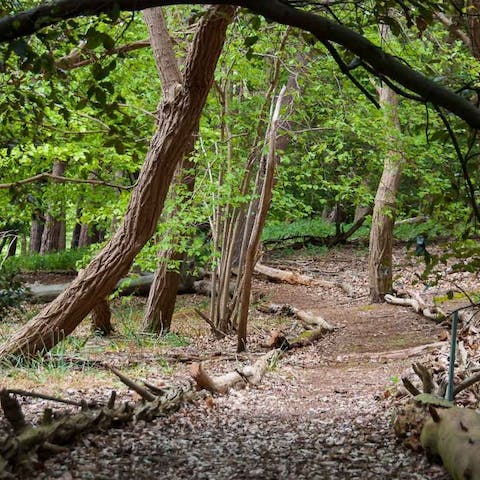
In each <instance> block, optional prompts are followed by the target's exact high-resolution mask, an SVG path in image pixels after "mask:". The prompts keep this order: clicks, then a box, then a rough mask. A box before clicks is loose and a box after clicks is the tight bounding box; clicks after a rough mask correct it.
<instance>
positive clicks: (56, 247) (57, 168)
mask: <svg viewBox="0 0 480 480" xmlns="http://www.w3.org/2000/svg"><path fill="white" fill-rule="evenodd" d="M65 167H66V165H65V163H64V162H55V164H54V165H53V169H52V174H53V175H55V176H58V177H63V174H64V173H65ZM63 216H64V214H63V213H61V212H60V213H58V212H57V214H56V215H52V213H50V212H47V214H46V216H45V226H44V229H43V234H42V243H41V246H40V253H48V252H58V251H60V250H65V243H66V225H65V220H64V219H63V218H62V217H63Z"/></svg>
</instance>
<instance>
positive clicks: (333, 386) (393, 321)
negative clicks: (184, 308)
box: [25, 249, 478, 480]
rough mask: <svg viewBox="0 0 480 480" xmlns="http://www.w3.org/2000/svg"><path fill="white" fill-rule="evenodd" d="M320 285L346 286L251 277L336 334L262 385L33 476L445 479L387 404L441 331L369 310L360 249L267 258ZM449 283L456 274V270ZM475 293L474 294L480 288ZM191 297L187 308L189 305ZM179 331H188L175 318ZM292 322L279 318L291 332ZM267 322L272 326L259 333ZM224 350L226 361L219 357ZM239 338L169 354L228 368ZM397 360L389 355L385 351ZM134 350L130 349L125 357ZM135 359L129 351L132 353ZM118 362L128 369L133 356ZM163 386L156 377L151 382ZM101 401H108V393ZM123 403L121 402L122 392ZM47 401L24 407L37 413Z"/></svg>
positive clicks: (131, 430)
mask: <svg viewBox="0 0 480 480" xmlns="http://www.w3.org/2000/svg"><path fill="white" fill-rule="evenodd" d="M396 259H397V263H398V264H400V265H401V269H399V272H400V274H399V279H401V282H402V285H401V287H402V288H406V287H408V288H416V289H417V290H418V289H419V286H418V285H413V283H414V280H415V279H416V278H417V276H416V273H417V270H421V268H422V266H421V265H420V263H419V262H418V260H415V259H411V258H409V257H408V256H406V254H405V252H404V251H403V249H398V250H397V252H396ZM264 262H265V263H268V264H269V265H272V266H280V265H281V266H283V267H284V268H290V269H294V270H296V271H299V272H300V273H304V274H310V275H314V276H316V277H318V278H321V279H323V280H335V281H344V282H348V283H349V284H350V285H351V286H352V287H353V290H354V294H353V296H348V295H347V294H346V293H345V291H343V290H342V289H341V288H337V287H332V288H325V287H322V286H313V287H307V286H298V285H285V284H272V283H269V282H267V281H263V280H257V281H256V284H255V291H256V292H257V293H261V294H262V296H263V300H264V301H268V302H273V303H288V304H291V305H293V306H295V307H297V308H300V309H304V310H309V311H311V312H312V313H315V314H318V315H321V316H322V317H324V318H325V319H327V320H328V321H329V322H330V323H331V324H333V325H334V326H335V327H337V329H336V330H335V331H334V332H333V333H330V334H328V335H326V336H325V337H324V338H322V339H321V340H320V341H318V342H316V343H315V344H314V345H311V346H308V347H305V348H303V349H299V350H295V351H294V352H292V353H291V354H289V355H287V356H285V357H284V358H283V359H282V360H281V361H280V362H279V364H278V365H277V366H276V368H274V369H273V370H272V371H270V372H268V374H267V375H266V377H265V379H264V381H263V382H262V384H261V385H260V386H257V387H255V388H254V387H251V388H245V389H243V390H233V391H231V392H230V393H229V394H228V395H226V396H215V397H214V398H210V397H208V398H207V399H206V400H205V401H200V402H197V403H196V404H188V405H185V406H184V407H182V408H181V410H180V411H178V412H177V413H174V414H172V415H169V416H168V417H165V418H160V419H157V420H156V421H154V422H152V423H148V424H145V423H143V422H138V423H136V424H133V425H130V426H129V427H127V428H122V429H114V430H110V431H107V432H100V433H98V432H97V433H91V434H88V435H85V436H84V437H83V438H82V439H80V440H79V441H77V442H76V443H75V444H74V445H73V447H72V448H71V449H69V450H67V451H65V452H63V453H60V454H57V455H55V456H52V457H50V458H48V459H47V460H45V461H44V462H41V463H39V465H38V469H37V471H36V472H35V476H34V477H32V476H31V474H30V476H29V477H28V476H26V477H25V478H38V479H50V478H61V479H63V480H68V479H114V478H118V479H130V478H135V479H138V480H139V479H152V478H160V479H161V478H168V479H211V480H227V479H230V480H233V479H239V480H240V479H278V478H280V479H319V480H320V479H362V480H363V479H387V478H388V479H431V480H446V479H447V478H449V477H448V475H447V474H446V473H445V471H444V470H443V469H442V468H441V467H439V466H434V465H430V464H428V462H427V461H426V460H425V459H424V456H423V455H422V454H419V453H414V452H412V451H410V450H407V449H406V448H405V447H404V446H403V445H402V444H400V443H399V442H398V440H397V439H396V438H395V436H394V434H393V431H392V421H393V417H394V415H395V411H394V410H393V409H392V403H391V402H390V401H389V399H390V397H391V396H394V395H395V394H396V392H398V379H399V377H400V375H401V374H403V373H404V372H406V371H408V370H409V368H410V365H411V363H412V361H416V362H418V361H420V362H421V361H422V360H425V359H426V357H427V356H428V355H429V353H428V352H424V353H423V354H421V355H416V356H414V357H412V358H410V357H409V355H408V349H409V348H411V347H414V346H419V345H427V344H431V343H435V342H438V341H439V339H440V338H442V334H443V330H444V329H445V327H444V326H441V325H437V324H435V323H433V322H432V321H430V320H428V319H426V318H423V317H421V316H419V315H417V314H415V313H414V312H413V311H412V310H411V309H409V308H408V307H398V306H391V305H387V304H376V305H371V304H369V303H368V297H367V294H368V291H367V286H366V252H365V251H364V250H361V249H360V250H355V249H353V250H352V249H336V250H332V251H331V252H329V253H328V254H327V255H326V256H322V257H320V258H316V257H308V256H307V257H298V256H297V257H296V258H293V259H290V260H288V261H285V260H284V259H282V260H278V259H274V258H270V259H264ZM452 275H457V274H452ZM453 281H456V282H460V283H461V284H462V285H464V288H465V289H467V290H468V289H470V288H471V287H472V286H475V285H478V278H477V277H475V276H474V275H470V276H464V277H462V278H460V279H459V278H450V277H449V278H447V277H445V278H443V279H442V281H441V282H440V283H439V284H438V285H437V286H436V287H435V288H433V287H432V288H430V289H429V290H425V287H424V286H421V291H422V293H423V294H424V295H425V296H426V297H428V296H432V295H433V294H434V293H435V294H439V293H445V292H446V291H447V290H448V289H449V288H450V287H451V283H452V282H453ZM477 288H478V287H477ZM193 301H195V300H193ZM252 315H255V316H258V317H259V319H258V321H255V322H252V325H251V328H250V353H251V354H252V355H253V354H256V353H259V352H261V351H262V349H261V344H262V343H264V341H265V339H266V337H267V335H268V333H269V329H270V328H271V326H272V322H275V321H276V320H274V319H273V320H272V318H271V317H270V318H269V317H268V316H266V315H265V314H260V313H258V312H255V311H254V309H252ZM177 321H178V322H179V323H178V328H179V329H180V330H181V329H187V328H188V325H185V319H182V318H180V316H179V317H177ZM293 322H294V321H293V319H283V320H282V321H278V323H279V325H280V326H281V328H282V329H283V330H284V331H285V333H286V334H287V335H288V334H289V332H290V330H289V328H290V327H291V329H292V330H293V329H294V328H295V327H294V326H292V325H293ZM265 323H266V324H267V325H269V326H268V328H267V327H266V326H265ZM218 351H222V352H224V353H227V354H230V355H231V357H232V358H233V359H230V360H225V359H215V358H214V357H213V354H214V352H218ZM234 351H235V340H234V339H232V338H227V339H225V340H222V341H221V342H220V343H219V342H216V343H215V342H213V340H212V339H211V337H210V336H207V335H203V336H200V337H199V339H198V342H197V343H196V344H195V345H190V346H188V347H177V348H176V349H175V353H177V354H179V353H181V354H185V355H203V356H209V355H212V359H211V360H210V361H208V362H206V368H207V369H208V370H209V371H212V370H213V371H231V370H233V369H235V368H236V366H238V364H239V362H240V359H238V360H235V356H234ZM392 351H401V352H404V355H402V353H401V352H400V354H399V355H398V356H397V357H396V358H390V357H389V356H388V355H387V354H388V352H392ZM130 353H132V352H130ZM132 355H134V354H132ZM119 358H123V359H124V360H125V361H132V356H130V355H127V358H125V356H122V353H121V352H120V353H119ZM177 376H178V378H180V379H181V378H182V377H187V376H188V365H187V364H182V365H181V366H179V367H178V375H177ZM148 380H149V381H150V382H151V383H155V382H157V383H162V382H164V381H165V379H164V378H163V377H162V375H161V374H158V376H155V374H154V375H153V376H152V378H148ZM104 390H105V391H104V392H102V391H101V392H100V395H104V396H105V398H107V397H108V395H109V391H107V390H108V389H104ZM89 394H91V395H93V394H94V395H95V396H96V397H97V398H98V395H99V390H98V388H96V390H95V392H93V391H92V392H89V390H88V388H82V391H81V392H79V391H78V390H75V386H74V385H72V386H71V388H70V389H69V390H67V391H66V392H65V395H66V396H67V395H68V396H71V397H72V398H76V397H78V396H84V397H87V398H89ZM124 395H127V394H126V393H124ZM43 407H44V402H43V403H42V402H39V401H32V400H29V401H28V402H27V405H26V412H27V415H28V414H33V413H36V412H38V411H39V410H40V409H41V408H43Z"/></svg>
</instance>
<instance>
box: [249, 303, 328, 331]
mask: <svg viewBox="0 0 480 480" xmlns="http://www.w3.org/2000/svg"><path fill="white" fill-rule="evenodd" d="M258 309H259V310H260V311H261V312H264V313H272V314H274V315H284V316H287V317H295V318H296V319H297V320H299V322H300V323H301V324H302V326H303V328H305V329H312V328H315V329H323V330H324V331H327V332H330V331H332V330H334V329H335V327H333V326H332V325H330V323H328V322H327V320H325V319H324V318H323V317H321V316H320V315H314V314H313V313H311V312H307V311H306V310H300V309H299V308H296V307H293V306H292V305H288V304H287V303H284V304H277V303H270V304H268V305H266V306H260V307H258Z"/></svg>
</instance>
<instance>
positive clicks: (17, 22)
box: [0, 0, 480, 129]
mask: <svg viewBox="0 0 480 480" xmlns="http://www.w3.org/2000/svg"><path fill="white" fill-rule="evenodd" d="M208 3H210V2H205V1H197V2H194V1H188V0H84V1H82V2H78V0H57V1H54V2H52V3H49V4H48V5H41V6H39V7H36V8H34V9H31V10H28V11H25V12H22V13H19V14H17V15H13V16H7V17H4V18H2V19H0V42H7V41H11V40H13V39H16V38H19V37H22V36H26V35H31V34H33V33H35V32H37V31H39V30H41V29H42V28H44V27H46V26H49V25H55V24H57V23H59V22H61V21H62V20H66V19H69V18H74V17H79V16H88V15H98V14H100V13H102V12H104V13H107V12H110V11H113V10H115V9H120V10H125V11H137V10H143V9H145V8H150V7H157V6H167V5H186V4H208ZM216 3H217V4H231V5H237V6H240V7H245V8H248V9H249V10H250V11H252V12H253V13H256V14H259V15H262V16H264V17H266V18H268V19H269V20H272V21H275V22H277V23H281V24H284V25H290V26H293V27H298V28H300V29H302V30H305V31H308V32H310V33H312V34H313V35H314V36H315V37H316V38H317V39H318V40H320V41H322V42H325V41H329V42H333V43H337V44H339V45H342V46H343V47H345V48H346V49H347V50H349V51H351V52H352V53H354V54H355V55H357V56H358V57H359V58H360V59H362V60H363V61H365V62H367V63H368V64H369V65H370V66H371V67H372V68H373V69H374V70H375V71H376V72H378V74H379V75H383V76H384V77H386V78H389V79H391V80H394V81H395V82H397V83H398V84H400V85H402V86H403V87H404V88H406V89H407V90H410V91H412V92H415V93H416V94H417V95H419V96H420V97H421V98H423V99H425V101H426V102H431V103H433V104H435V105H438V106H439V107H443V108H445V109H446V110H448V111H450V112H451V113H453V114H455V115H457V116H458V117H460V118H462V119H463V120H465V121H466V122H467V123H468V124H469V125H470V126H471V127H473V128H476V129H480V110H479V109H478V108H477V107H475V106H474V105H472V104H471V103H470V102H469V101H468V100H467V99H465V98H463V97H462V96H460V95H458V94H456V93H455V92H453V91H452V90H450V89H448V88H446V87H444V86H443V85H441V84H439V83H436V82H434V81H433V80H431V79H430V78H428V77H426V76H425V75H423V74H421V73H419V72H417V71H415V70H413V69H412V68H410V67H408V66H407V65H405V64H404V63H403V62H401V61H400V60H398V59H397V58H395V57H394V56H393V55H390V54H388V53H386V52H384V51H383V50H382V49H381V48H380V47H378V46H376V45H374V44H373V43H372V42H370V41H369V40H367V39H366V38H365V37H363V36H362V35H360V34H359V33H357V32H355V31H353V30H351V29H349V28H347V27H345V26H344V25H340V24H338V23H336V22H334V21H332V20H330V19H328V18H325V17H322V16H320V15H317V14H315V13H313V12H307V11H302V10H298V9H296V8H294V7H292V6H291V5H288V4H285V3H284V2H282V1H281V0H236V1H235V0H230V1H227V0H216Z"/></svg>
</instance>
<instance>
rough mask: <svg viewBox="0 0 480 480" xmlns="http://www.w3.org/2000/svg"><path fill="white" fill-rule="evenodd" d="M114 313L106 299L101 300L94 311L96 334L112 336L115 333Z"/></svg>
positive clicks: (93, 318) (93, 321) (93, 319)
mask: <svg viewBox="0 0 480 480" xmlns="http://www.w3.org/2000/svg"><path fill="white" fill-rule="evenodd" d="M111 318H112V312H111V311H110V304H109V303H108V300H107V299H106V298H104V299H102V300H100V301H99V302H98V303H97V304H96V305H95V307H93V310H92V323H93V330H94V332H97V333H100V335H104V336H107V335H110V333H112V332H113V327H112V323H111Z"/></svg>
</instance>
